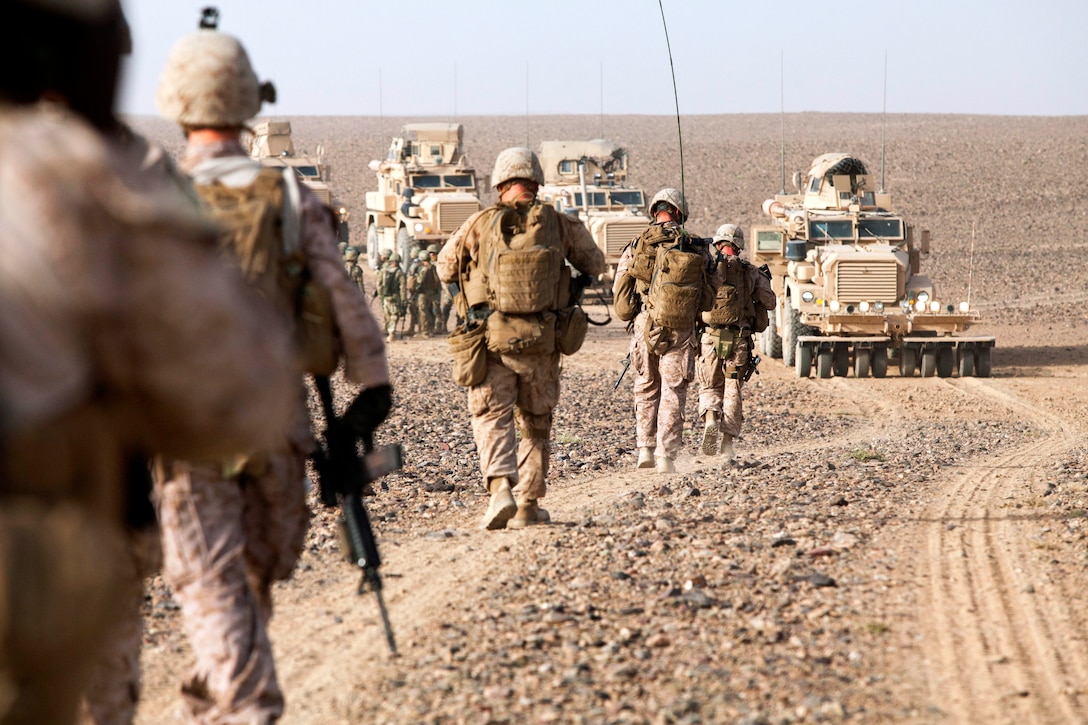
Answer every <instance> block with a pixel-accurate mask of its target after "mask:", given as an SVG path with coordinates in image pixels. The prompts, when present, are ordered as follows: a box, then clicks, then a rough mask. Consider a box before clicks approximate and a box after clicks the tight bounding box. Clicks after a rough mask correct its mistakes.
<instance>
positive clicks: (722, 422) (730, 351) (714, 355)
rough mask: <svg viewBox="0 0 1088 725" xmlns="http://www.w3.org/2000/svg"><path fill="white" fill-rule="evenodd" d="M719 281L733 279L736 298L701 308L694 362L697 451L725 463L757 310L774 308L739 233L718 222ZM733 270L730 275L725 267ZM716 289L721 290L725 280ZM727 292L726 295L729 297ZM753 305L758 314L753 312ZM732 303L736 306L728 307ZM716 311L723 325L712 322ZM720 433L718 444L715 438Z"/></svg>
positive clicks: (738, 422) (736, 428) (736, 432)
mask: <svg viewBox="0 0 1088 725" xmlns="http://www.w3.org/2000/svg"><path fill="white" fill-rule="evenodd" d="M714 246H715V247H717V250H718V253H719V254H720V255H722V256H721V257H720V258H719V267H720V268H721V269H722V270H723V275H724V277H723V281H725V282H727V281H731V280H734V279H735V281H736V282H737V284H735V285H728V286H730V287H735V288H736V292H735V299H733V300H731V301H730V300H728V298H727V297H726V296H723V295H719V296H718V300H717V302H716V304H715V308H714V309H713V310H710V311H708V312H704V313H703V321H704V323H707V324H706V329H705V331H704V333H703V335H702V338H701V347H700V354H699V363H698V378H699V418H700V420H702V421H703V442H702V450H703V453H705V454H706V455H708V456H712V455H722V456H724V457H725V463H726V464H729V463H732V462H733V461H734V459H735V452H734V449H733V441H734V440H736V439H737V438H738V437H739V436H740V434H741V429H742V428H743V426H744V411H743V408H742V407H741V388H742V387H743V385H744V377H745V374H746V373H747V371H748V366H749V365H750V364H751V356H752V328H753V327H754V326H755V323H756V319H755V316H756V314H763V315H766V314H767V312H766V310H773V309H774V307H775V300H776V298H775V294H774V290H773V289H771V282H770V280H769V279H767V278H766V277H765V276H763V275H762V274H761V273H760V272H759V270H758V269H757V268H756V267H755V266H754V265H752V264H751V263H750V262H748V261H747V260H745V259H741V258H740V256H739V254H740V252H742V251H743V250H744V232H743V231H742V230H741V229H740V227H738V226H737V225H736V224H723V225H721V226H720V227H718V230H717V231H716V232H715V233H714ZM730 267H734V268H735V272H734V273H732V274H730V272H729V268H730ZM719 289H725V285H723V286H722V287H720V288H719ZM732 296H733V295H729V296H728V297H732ZM757 305H759V307H758V313H757ZM728 308H735V309H728ZM715 313H719V314H720V315H722V316H721V318H720V319H723V320H725V319H728V321H729V323H728V324H713V320H714V319H715V318H714V315H715ZM719 437H720V443H719Z"/></svg>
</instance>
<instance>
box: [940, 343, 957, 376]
mask: <svg viewBox="0 0 1088 725" xmlns="http://www.w3.org/2000/svg"><path fill="white" fill-rule="evenodd" d="M955 367H956V351H955V350H954V349H953V348H951V347H949V346H948V345H941V346H940V347H939V348H937V377H939V378H950V377H952V370H953V369H955Z"/></svg>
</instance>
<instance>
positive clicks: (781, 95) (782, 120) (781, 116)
mask: <svg viewBox="0 0 1088 725" xmlns="http://www.w3.org/2000/svg"><path fill="white" fill-rule="evenodd" d="M785 56H786V53H785V51H782V50H780V51H778V105H779V113H778V126H779V137H780V138H781V143H780V144H779V146H780V155H781V156H782V191H780V192H778V193H779V194H781V195H783V196H785V195H786V58H785Z"/></svg>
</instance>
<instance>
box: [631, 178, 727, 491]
mask: <svg viewBox="0 0 1088 725" xmlns="http://www.w3.org/2000/svg"><path fill="white" fill-rule="evenodd" d="M687 216H688V205H687V201H686V200H685V199H684V195H683V194H682V193H681V192H680V191H679V190H677V189H662V190H661V191H659V192H658V193H657V194H655V195H654V197H653V199H651V200H650V217H651V218H652V219H653V220H654V221H653V222H652V223H651V224H650V226H649V227H648V228H647V229H646V230H645V231H644V232H643V233H642V234H641V235H640V236H639V237H637V238H636V239H635V240H634V241H632V242H631V243H630V244H628V245H627V246H626V247H625V248H624V250H623V253H622V254H621V255H620V261H619V263H618V265H617V268H616V279H615V282H614V284H613V294H614V295H615V296H616V297H617V298H618V297H620V296H621V295H627V294H628V292H627V290H628V289H631V288H633V290H634V293H633V294H634V297H633V299H634V300H635V307H636V309H637V310H638V312H637V314H636V316H635V317H634V325H633V328H632V329H633V334H632V336H631V348H630V356H631V358H630V359H631V366H632V367H633V368H634V372H635V381H634V394H635V438H636V443H637V445H638V464H637V466H638V468H652V467H654V465H655V458H656V467H657V471H658V472H659V473H675V472H676V464H675V461H676V456H677V454H678V453H679V452H680V445H681V436H682V435H683V431H684V405H685V403H686V400H687V390H688V384H689V383H690V382H691V379H692V378H693V377H694V363H695V345H696V339H695V323H696V321H697V320H698V314H699V312H700V311H701V310H704V309H708V308H709V307H710V305H711V304H712V301H713V299H714V290H715V289H716V288H717V285H718V273H717V270H716V269H715V267H714V263H713V260H712V258H711V255H710V252H709V250H708V248H707V246H708V245H707V244H706V243H705V242H703V241H702V240H698V239H694V238H691V237H689V236H688V235H687V232H686V231H685V230H684V229H683V227H682V225H683V223H684V221H685V220H686V219H687ZM665 255H669V256H670V259H673V260H674V262H675V263H673V264H670V265H664V264H661V262H662V257H663V256H665ZM658 266H660V269H661V270H662V271H666V270H669V271H672V273H673V274H680V275H681V277H682V278H677V279H667V278H666V277H665V276H663V275H658V280H657V283H655V284H651V281H653V280H654V272H655V270H657V269H658ZM673 270H675V271H673ZM665 282H668V284H666V283H665Z"/></svg>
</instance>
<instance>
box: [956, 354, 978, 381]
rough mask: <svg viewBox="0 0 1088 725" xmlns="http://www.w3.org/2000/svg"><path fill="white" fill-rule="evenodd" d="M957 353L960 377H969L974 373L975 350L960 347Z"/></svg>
mask: <svg viewBox="0 0 1088 725" xmlns="http://www.w3.org/2000/svg"><path fill="white" fill-rule="evenodd" d="M959 353H960V360H959V369H960V377H961V378H969V377H971V376H972V375H974V374H975V351H974V349H972V348H970V347H961V348H960V350H959Z"/></svg>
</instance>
